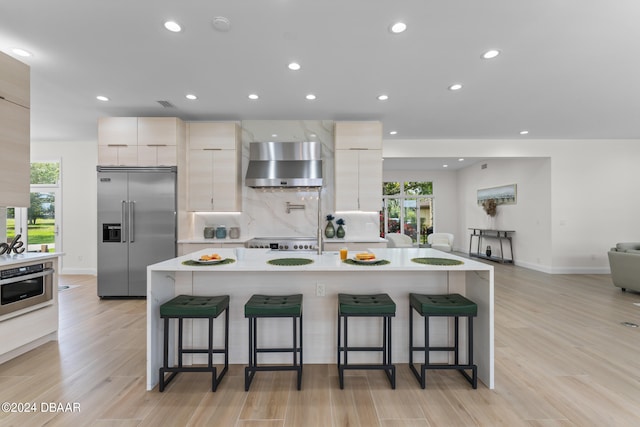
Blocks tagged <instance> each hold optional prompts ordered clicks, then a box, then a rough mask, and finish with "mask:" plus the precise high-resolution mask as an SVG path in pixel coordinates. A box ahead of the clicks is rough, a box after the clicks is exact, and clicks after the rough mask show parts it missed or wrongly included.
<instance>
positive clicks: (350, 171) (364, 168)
mask: <svg viewBox="0 0 640 427" xmlns="http://www.w3.org/2000/svg"><path fill="white" fill-rule="evenodd" d="M335 197H336V205H335V210H336V211H368V212H377V211H379V210H380V207H381V203H382V150H336V151H335Z"/></svg>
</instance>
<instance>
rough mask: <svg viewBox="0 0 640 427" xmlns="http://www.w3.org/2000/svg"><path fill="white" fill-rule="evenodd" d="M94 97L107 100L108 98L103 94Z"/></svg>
mask: <svg viewBox="0 0 640 427" xmlns="http://www.w3.org/2000/svg"><path fill="white" fill-rule="evenodd" d="M96 99H97V100H98V101H108V100H109V98H107V97H106V96H104V95H98V96H96Z"/></svg>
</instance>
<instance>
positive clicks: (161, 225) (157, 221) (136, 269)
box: [97, 166, 176, 298]
mask: <svg viewBox="0 0 640 427" xmlns="http://www.w3.org/2000/svg"><path fill="white" fill-rule="evenodd" d="M97 169H98V296H99V297H101V298H103V297H141V296H146V294H147V266H148V265H150V264H155V263H157V262H160V261H164V260H167V259H170V258H174V257H175V256H176V168H175V167H153V168H148V167H108V166H98V168H97Z"/></svg>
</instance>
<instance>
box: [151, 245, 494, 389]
mask: <svg viewBox="0 0 640 427" xmlns="http://www.w3.org/2000/svg"><path fill="white" fill-rule="evenodd" d="M214 252H215V253H217V254H219V255H220V256H221V257H222V258H223V259H229V262H228V263H222V264H218V265H185V264H184V262H185V261H190V260H197V259H199V258H200V256H201V255H203V254H212V253H214ZM370 252H373V253H375V255H376V258H377V259H384V260H387V261H389V263H388V264H385V265H350V264H347V263H345V262H343V261H341V260H340V258H339V255H338V253H337V252H325V253H323V254H321V255H318V254H316V253H299V252H296V253H295V254H293V253H291V252H283V251H272V250H267V249H244V248H239V249H220V248H216V249H213V248H212V249H207V250H202V251H198V252H194V253H191V254H188V255H185V256H182V257H178V258H174V259H171V260H167V261H164V262H160V263H157V264H154V265H151V266H149V267H148V268H147V390H151V389H153V388H154V387H155V385H156V384H157V383H158V369H159V367H160V365H161V363H162V341H163V339H162V337H163V333H162V322H161V320H160V317H159V308H160V305H162V304H163V303H164V302H166V301H168V300H170V299H171V298H173V297H174V296H176V295H180V294H187V295H222V294H226V295H229V296H230V305H229V310H230V324H229V327H230V340H229V357H230V363H231V364H246V363H247V358H248V357H247V356H248V353H247V351H248V350H247V345H248V344H247V340H248V331H247V320H246V319H245V317H244V304H245V303H246V301H247V300H248V299H249V298H250V297H251V295H253V294H260V293H268V294H293V293H300V294H303V296H304V302H303V316H304V336H303V338H304V353H305V358H304V363H305V364H335V363H336V354H337V353H336V352H337V350H336V340H337V295H338V293H353V294H359V293H360V294H362V293H387V294H389V295H390V296H391V298H392V299H393V300H394V301H395V302H396V305H397V311H396V316H395V318H394V319H393V323H392V328H393V329H392V331H393V342H392V350H393V362H394V363H396V364H397V363H408V360H409V352H408V345H409V344H408V342H409V336H408V329H409V328H408V321H409V320H408V319H409V315H410V309H409V293H412V292H413V293H431V294H445V293H460V294H462V295H465V296H466V297H467V298H469V299H471V300H472V301H474V302H475V303H476V304H477V305H478V317H477V318H475V320H474V341H473V349H474V350H473V351H474V361H475V363H476V364H477V365H478V377H479V379H480V380H481V381H482V382H483V383H484V384H485V385H486V386H487V387H488V388H490V389H493V388H494V332H493V331H494V286H493V284H494V277H493V274H494V270H493V267H492V266H491V265H487V264H484V263H481V262H477V261H474V260H470V259H466V258H462V257H459V256H456V255H454V254H451V253H445V252H441V251H437V250H434V249H430V248H393V249H371V250H370ZM291 257H296V258H307V259H310V260H312V261H313V262H311V263H310V264H307V265H300V266H276V265H272V264H270V263H269V262H268V261H269V260H273V259H278V258H291ZM432 257H433V258H447V259H452V260H458V261H461V262H462V264H460V265H451V266H450V265H425V264H420V263H416V262H414V261H412V259H414V258H432ZM188 264H192V263H188ZM279 320H282V319H266V321H265V322H266V323H265V326H264V327H263V328H262V330H263V331H264V334H265V335H267V339H270V340H271V339H276V340H277V339H278V338H277V335H278V334H275V333H274V334H273V337H270V336H269V335H271V334H269V330H272V331H277V329H278V328H279V327H281V326H280V325H281V324H278V323H277V321H279ZM438 320H440V321H441V322H433V323H432V325H431V328H430V331H431V335H432V340H435V341H444V342H446V341H450V340H451V339H452V338H451V337H452V336H453V333H452V328H451V327H450V324H449V323H448V322H449V320H447V319H438ZM271 321H273V322H271ZM217 323H223V322H217ZM218 326H219V327H220V328H222V326H223V325H218ZM373 327H374V328H375V326H373ZM351 328H353V333H352V334H351V337H353V339H354V341H355V344H357V343H358V342H357V341H358V340H365V341H364V342H366V339H367V337H372V336H377V332H376V333H374V332H372V326H371V324H370V322H369V323H368V324H366V325H365V324H361V325H359V324H358V323H357V322H354V324H353V325H351V324H350V329H351ZM416 334H417V332H416ZM214 336H215V332H214ZM219 336H220V335H219V333H218V337H219ZM416 336H418V335H416ZM463 336H466V332H464V331H463ZM185 337H186V338H185V342H186V343H187V344H190V345H191V344H192V345H194V346H197V345H202V344H203V343H205V342H206V324H202V325H201V324H199V323H196V322H194V323H190V322H189V321H186V322H185ZM350 344H351V342H350ZM171 348H173V346H171ZM358 356H360V355H357V354H355V355H354V360H356V359H355V358H357V357H358ZM170 357H172V355H171V353H170ZM282 357H284V356H281V355H278V354H269V355H265V359H264V360H265V363H279V362H280V361H281V360H282ZM362 357H366V355H362ZM442 357H443V360H442V361H447V360H448V359H447V356H446V355H442ZM463 357H466V355H465V356H463ZM434 359H436V360H437V356H436V357H434ZM418 360H420V359H418ZM185 363H187V364H188V363H201V361H200V360H197V356H194V357H193V360H185Z"/></svg>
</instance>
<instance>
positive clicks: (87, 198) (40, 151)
mask: <svg viewBox="0 0 640 427" xmlns="http://www.w3.org/2000/svg"><path fill="white" fill-rule="evenodd" d="M97 158H98V146H97V142H96V141H82V142H56V141H51V142H32V143H31V161H32V162H44V161H52V160H53V161H60V167H61V172H62V177H61V185H62V189H61V193H62V194H61V197H62V206H59V207H57V209H61V211H60V213H61V216H62V224H60V226H61V227H60V231H61V236H62V242H61V245H62V248H61V249H58V248H56V250H57V251H60V250H61V251H62V252H64V254H65V255H64V256H63V257H62V258H61V264H60V270H61V271H60V272H61V273H62V274H96V271H97V252H96V250H97V238H98V237H97V220H96V218H97V212H96V209H97V199H96V163H97Z"/></svg>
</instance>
